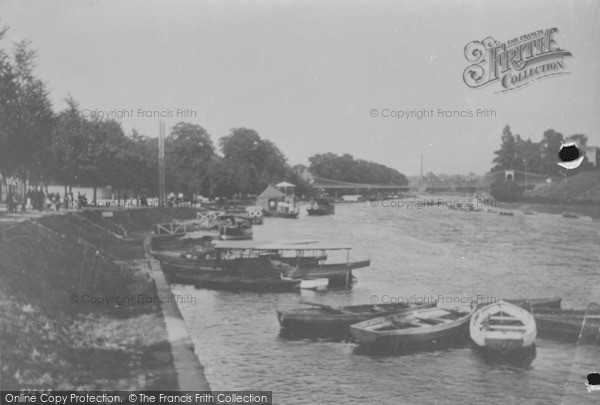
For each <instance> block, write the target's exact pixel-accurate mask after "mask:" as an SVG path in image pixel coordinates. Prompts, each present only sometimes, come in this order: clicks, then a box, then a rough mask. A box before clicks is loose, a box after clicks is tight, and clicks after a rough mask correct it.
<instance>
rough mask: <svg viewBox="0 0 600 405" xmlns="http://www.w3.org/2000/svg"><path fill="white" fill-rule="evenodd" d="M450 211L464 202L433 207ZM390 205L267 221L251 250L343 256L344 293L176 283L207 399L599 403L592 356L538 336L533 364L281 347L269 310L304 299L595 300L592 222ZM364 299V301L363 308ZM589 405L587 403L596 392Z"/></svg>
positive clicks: (331, 346)
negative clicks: (342, 249)
mask: <svg viewBox="0 0 600 405" xmlns="http://www.w3.org/2000/svg"><path fill="white" fill-rule="evenodd" d="M438 198H439V199H442V200H444V201H447V200H461V199H464V198H462V197H456V196H454V197H449V196H448V197H438V196H436V197H435V199H436V201H437V199H438ZM406 202H407V200H404V203H403V206H401V207H399V208H397V207H393V206H392V205H400V204H399V203H398V202H396V203H394V202H392V201H386V202H383V201H379V202H378V203H377V206H375V207H373V206H372V205H375V204H370V203H367V202H365V203H354V204H338V205H337V206H336V213H335V215H331V216H324V217H310V216H307V215H306V212H305V211H304V212H302V214H301V216H300V218H299V219H297V220H289V219H279V218H266V219H265V223H264V225H262V226H255V227H254V236H255V240H259V241H262V240H264V241H276V240H278V239H318V240H320V241H324V242H335V243H343V244H346V243H348V244H350V245H352V246H354V249H353V250H352V253H351V259H356V260H359V259H362V258H366V257H370V258H371V266H370V267H369V268H366V269H360V270H356V271H355V272H354V275H355V276H356V277H357V279H358V282H357V283H356V284H355V285H354V286H353V288H352V289H350V290H334V291H324V292H312V291H302V292H301V293H300V294H264V295H259V294H252V293H241V294H234V293H229V292H218V291H208V290H198V289H195V288H194V287H192V286H183V285H174V286H173V291H174V293H176V294H191V295H193V296H194V297H195V298H196V302H195V303H193V302H190V303H187V304H185V303H183V304H180V309H181V311H182V314H183V316H184V319H185V321H186V323H187V325H188V328H189V330H190V333H191V335H192V340H193V342H194V345H195V350H196V353H197V355H198V357H199V358H200V361H201V362H202V363H203V365H204V366H205V369H206V376H207V379H208V381H209V382H210V384H211V388H212V389H214V390H249V389H252V390H267V391H273V401H274V403H276V404H375V403H376V404H434V403H458V402H460V403H474V402H480V401H481V402H484V401H485V402H486V403H488V404H495V403H498V404H506V403H539V404H558V403H572V404H585V403H598V401H600V392H592V393H590V394H588V393H587V391H586V386H585V384H584V383H585V381H586V376H587V374H589V373H591V372H598V371H600V361H599V360H600V346H593V345H580V346H578V345H576V344H568V343H558V342H554V341H551V340H545V339H541V338H538V339H537V341H536V345H537V357H536V359H535V360H534V361H533V364H532V366H531V367H529V368H527V369H522V368H516V367H513V366H510V365H492V364H488V363H486V362H484V361H483V360H482V359H481V358H479V357H477V356H476V355H475V354H474V353H473V352H472V350H471V348H469V347H464V348H451V349H446V350H442V351H435V352H423V353H413V354H409V355H403V356H396V357H375V356H365V355H358V354H354V353H353V351H354V348H355V346H356V345H355V344H353V343H337V342H327V341H319V340H317V341H314V340H308V339H304V340H285V339H282V338H280V337H279V336H278V334H279V324H278V322H277V318H276V314H275V310H276V309H290V308H294V307H297V306H299V304H298V303H299V301H300V300H301V299H303V300H310V301H315V302H320V303H325V304H331V305H347V304H358V303H368V302H370V301H373V300H379V302H382V301H384V302H385V301H389V300H393V299H396V300H402V299H408V298H411V297H412V298H413V299H415V298H419V297H421V298H422V297H434V298H438V297H439V298H441V299H452V298H446V297H467V298H470V297H477V296H478V295H479V296H485V297H490V298H496V299H500V298H503V297H505V298H517V297H550V296H561V297H563V303H562V306H563V307H564V308H568V307H585V306H586V305H587V304H588V302H591V301H596V302H600V272H599V250H598V242H599V241H600V222H592V221H591V219H589V218H579V219H568V218H563V217H562V216H560V215H550V214H538V215H524V214H523V213H522V212H519V211H515V215H514V216H512V217H510V216H500V215H498V214H494V213H487V212H473V213H469V212H462V211H452V210H448V209H446V208H444V207H438V206H437V204H436V206H426V207H423V208H420V209H419V208H416V207H409V208H407V207H406V205H407V204H406ZM373 297H375V298H373ZM594 394H596V395H594Z"/></svg>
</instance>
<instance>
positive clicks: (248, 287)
mask: <svg viewBox="0 0 600 405" xmlns="http://www.w3.org/2000/svg"><path fill="white" fill-rule="evenodd" d="M194 280H195V283H194V285H195V286H196V288H206V289H210V290H223V291H231V292H243V291H249V292H259V293H277V292H297V291H299V289H300V283H301V282H302V280H292V279H285V278H283V279H282V278H279V279H277V278H273V277H261V278H254V277H237V276H230V275H226V274H225V275H221V274H196V275H195V276H194ZM186 281H189V278H186Z"/></svg>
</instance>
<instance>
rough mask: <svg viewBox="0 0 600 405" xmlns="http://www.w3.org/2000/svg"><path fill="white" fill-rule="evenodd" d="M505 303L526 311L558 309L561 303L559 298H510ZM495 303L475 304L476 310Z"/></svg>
mask: <svg viewBox="0 0 600 405" xmlns="http://www.w3.org/2000/svg"><path fill="white" fill-rule="evenodd" d="M504 301H506V302H510V303H511V304H513V305H516V306H518V307H521V308H523V309H526V310H528V311H529V310H530V309H531V308H560V303H561V302H562V298H561V297H548V298H511V299H504ZM494 303H495V302H481V303H478V304H477V309H479V308H483V307H485V306H486V305H489V304H494Z"/></svg>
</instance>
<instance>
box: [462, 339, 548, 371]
mask: <svg viewBox="0 0 600 405" xmlns="http://www.w3.org/2000/svg"><path fill="white" fill-rule="evenodd" d="M472 348H473V351H474V352H475V353H476V354H477V355H478V356H479V357H481V358H482V359H483V360H484V361H486V362H490V363H498V364H510V365H514V366H518V367H528V366H530V365H531V363H533V360H535V358H536V356H537V348H536V346H535V343H534V344H532V345H530V346H527V347H519V348H515V349H514V350H511V351H509V352H503V351H498V350H495V349H494V348H493V347H490V346H478V345H476V344H475V343H473V344H472Z"/></svg>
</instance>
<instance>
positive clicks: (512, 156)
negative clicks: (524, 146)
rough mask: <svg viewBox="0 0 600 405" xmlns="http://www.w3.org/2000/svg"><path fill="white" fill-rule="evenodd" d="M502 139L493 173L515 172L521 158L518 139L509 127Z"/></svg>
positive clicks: (494, 161)
mask: <svg viewBox="0 0 600 405" xmlns="http://www.w3.org/2000/svg"><path fill="white" fill-rule="evenodd" d="M500 139H501V144H500V149H498V150H497V151H495V152H494V154H495V155H496V157H495V158H494V160H493V161H492V162H493V163H495V166H494V167H492V170H491V171H492V172H496V171H499V170H514V169H515V168H516V167H515V166H516V165H517V164H519V163H518V160H519V157H518V156H517V150H518V145H517V139H516V137H515V136H514V135H513V133H512V132H511V130H510V127H509V126H508V125H506V126H505V127H504V129H503V130H502V135H501V137H500Z"/></svg>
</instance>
